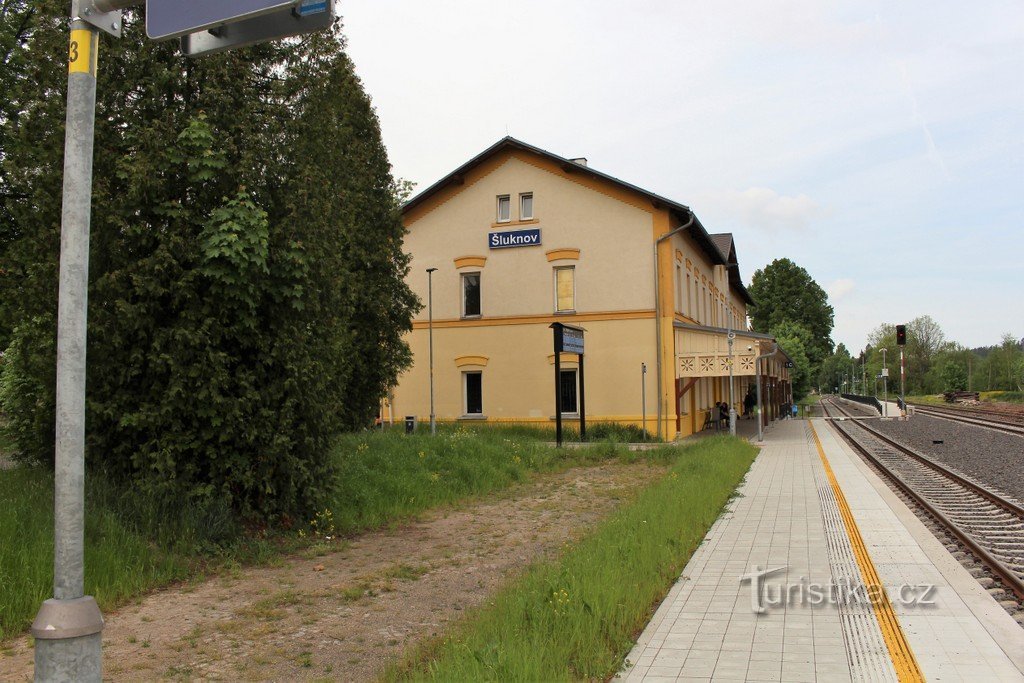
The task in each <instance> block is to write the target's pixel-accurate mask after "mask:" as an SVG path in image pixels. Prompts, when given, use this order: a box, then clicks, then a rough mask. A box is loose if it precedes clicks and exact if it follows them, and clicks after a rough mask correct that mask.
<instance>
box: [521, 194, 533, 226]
mask: <svg viewBox="0 0 1024 683" xmlns="http://www.w3.org/2000/svg"><path fill="white" fill-rule="evenodd" d="M527 197H529V199H530V215H529V216H527V215H526V213H525V212H524V211H523V200H524V199H526V198H527ZM534 214H535V211H534V206H533V193H532V192H521V193H520V194H519V220H521V221H532V220H533V216H534Z"/></svg>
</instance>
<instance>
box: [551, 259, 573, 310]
mask: <svg viewBox="0 0 1024 683" xmlns="http://www.w3.org/2000/svg"><path fill="white" fill-rule="evenodd" d="M575 310H576V267H575V266H566V267H564V268H555V312H556V313H568V312H572V311H575Z"/></svg>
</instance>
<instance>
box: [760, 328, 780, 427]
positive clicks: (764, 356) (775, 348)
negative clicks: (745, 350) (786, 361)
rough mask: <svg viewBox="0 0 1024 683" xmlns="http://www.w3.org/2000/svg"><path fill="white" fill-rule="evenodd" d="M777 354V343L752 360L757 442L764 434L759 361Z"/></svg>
mask: <svg viewBox="0 0 1024 683" xmlns="http://www.w3.org/2000/svg"><path fill="white" fill-rule="evenodd" d="M778 352H779V344H778V342H776V343H773V344H772V350H771V351H770V352H768V353H766V354H764V355H761V356H758V357H757V358H755V359H754V373H755V374H757V442H758V443H761V442H762V441H764V434H763V433H762V432H761V427H762V425H761V416H762V415H763V414H764V406H762V405H761V359H762V358H771V357H772V356H774V355H775V354H777V353H778Z"/></svg>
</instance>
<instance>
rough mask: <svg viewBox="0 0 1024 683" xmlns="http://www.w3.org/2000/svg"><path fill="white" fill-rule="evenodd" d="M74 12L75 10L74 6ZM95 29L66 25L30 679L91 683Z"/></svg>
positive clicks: (94, 645)
mask: <svg viewBox="0 0 1024 683" xmlns="http://www.w3.org/2000/svg"><path fill="white" fill-rule="evenodd" d="M76 9H77V5H76ZM98 48H99V33H98V31H97V30H96V29H95V28H93V27H92V26H90V25H89V24H87V23H86V22H84V21H81V20H77V19H75V20H73V21H72V22H71V42H70V44H69V50H68V95H67V119H66V128H65V137H64V191H63V208H62V212H61V240H60V276H59V277H60V280H59V285H58V301H57V397H56V398H57V400H56V408H57V410H56V427H57V428H56V450H55V465H54V548H53V551H54V552H53V559H54V561H53V569H54V572H53V598H52V599H50V600H47V601H45V602H44V603H43V605H42V607H41V608H40V610H39V613H38V614H37V615H36V619H35V621H34V622H33V624H32V635H33V636H34V637H35V638H36V645H35V680H36V681H67V680H75V681H99V680H101V677H102V654H101V648H102V644H101V631H102V630H103V617H102V616H101V615H100V610H99V607H98V606H97V605H96V601H95V600H94V599H93V598H92V597H91V596H87V595H85V558H84V548H85V349H86V316H87V303H88V287H89V220H90V207H91V204H92V157H93V141H94V123H95V113H96V64H97V50H98Z"/></svg>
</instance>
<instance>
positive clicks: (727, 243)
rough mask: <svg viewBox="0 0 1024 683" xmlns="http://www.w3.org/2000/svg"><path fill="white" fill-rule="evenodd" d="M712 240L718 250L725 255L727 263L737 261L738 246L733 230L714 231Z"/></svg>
mask: <svg viewBox="0 0 1024 683" xmlns="http://www.w3.org/2000/svg"><path fill="white" fill-rule="evenodd" d="M711 241H712V242H714V243H715V246H716V247H718V251H719V252H721V254H722V256H724V257H725V261H726V263H729V264H733V263H736V248H735V244H734V243H733V239H732V233H731V232H718V233H714V234H712V235H711Z"/></svg>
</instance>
